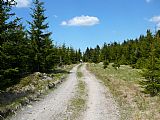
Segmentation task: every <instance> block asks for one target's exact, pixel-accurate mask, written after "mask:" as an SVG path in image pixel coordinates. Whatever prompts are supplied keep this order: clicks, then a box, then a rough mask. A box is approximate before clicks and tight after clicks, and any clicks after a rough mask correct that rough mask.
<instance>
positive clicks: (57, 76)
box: [0, 65, 73, 120]
mask: <svg viewBox="0 0 160 120" xmlns="http://www.w3.org/2000/svg"><path fill="white" fill-rule="evenodd" d="M72 68H73V65H70V66H65V67H64V68H62V69H58V70H55V71H54V72H52V73H49V74H44V73H34V74H31V75H29V76H26V77H25V78H22V79H21V81H20V83H19V84H17V85H15V86H12V87H10V88H8V89H7V90H6V91H3V92H1V93H0V120H1V119H3V118H5V117H7V116H8V115H9V114H12V113H14V112H15V111H16V110H18V109H19V108H21V107H22V106H24V105H27V104H28V103H30V102H31V101H36V100H38V99H39V98H38V97H39V96H42V95H45V94H47V93H48V92H49V91H50V89H51V88H55V87H56V84H57V83H60V82H61V81H62V80H63V79H64V78H65V77H66V76H67V75H68V73H69V71H70V70H71V69H72Z"/></svg>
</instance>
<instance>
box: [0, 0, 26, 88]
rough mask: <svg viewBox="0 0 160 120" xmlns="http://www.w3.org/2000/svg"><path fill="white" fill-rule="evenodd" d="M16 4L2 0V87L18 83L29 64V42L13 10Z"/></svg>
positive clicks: (0, 53) (0, 22)
mask: <svg viewBox="0 0 160 120" xmlns="http://www.w3.org/2000/svg"><path fill="white" fill-rule="evenodd" d="M14 5H16V2H15V1H14V0H6V1H4V0H0V88H5V87H7V86H10V85H12V84H15V83H17V82H18V79H19V77H21V76H22V75H23V74H25V73H26V67H27V65H28V64H27V63H26V62H27V61H28V60H27V58H28V57H27V49H26V48H27V44H28V43H27V41H26V39H25V32H24V29H23V26H22V25H21V24H20V23H19V22H20V19H19V18H15V13H12V12H11V10H12V6H14Z"/></svg>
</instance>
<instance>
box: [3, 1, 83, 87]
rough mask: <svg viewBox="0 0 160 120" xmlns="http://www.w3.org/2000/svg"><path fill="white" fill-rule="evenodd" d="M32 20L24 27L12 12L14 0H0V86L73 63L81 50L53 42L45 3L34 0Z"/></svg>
mask: <svg viewBox="0 0 160 120" xmlns="http://www.w3.org/2000/svg"><path fill="white" fill-rule="evenodd" d="M33 4H34V6H33V8H31V10H32V13H30V14H31V18H32V21H29V22H27V23H28V25H29V26H30V27H29V29H26V28H25V27H24V26H23V24H22V23H21V19H22V18H17V17H16V14H15V13H14V12H12V8H13V7H15V5H16V2H15V0H0V89H5V88H7V87H9V86H11V85H13V84H16V83H18V82H19V80H20V78H22V77H23V76H25V75H27V74H31V73H34V72H49V71H50V70H51V69H54V68H55V67H56V66H62V65H66V64H75V63H77V62H79V61H80V59H81V56H82V54H81V51H80V49H79V50H75V49H73V48H72V47H67V46H65V44H64V45H62V46H56V45H54V44H53V40H52V38H51V34H52V33H51V32H47V31H48V28H49V24H48V23H47V22H46V19H47V17H46V16H45V9H44V7H43V6H44V3H43V2H40V1H39V0H35V1H34V2H33Z"/></svg>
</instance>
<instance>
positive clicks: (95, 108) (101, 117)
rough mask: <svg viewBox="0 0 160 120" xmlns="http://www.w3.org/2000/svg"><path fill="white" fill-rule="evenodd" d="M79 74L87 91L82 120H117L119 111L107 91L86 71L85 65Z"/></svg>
mask: <svg viewBox="0 0 160 120" xmlns="http://www.w3.org/2000/svg"><path fill="white" fill-rule="evenodd" d="M81 72H82V73H83V75H84V78H83V80H84V81H85V82H86V85H87V89H88V102H87V109H86V111H85V112H84V116H83V120H119V119H120V115H119V110H118V107H117V104H116V102H115V101H114V99H113V97H112V95H111V94H110V92H109V90H108V89H107V88H106V87H105V86H104V85H103V84H102V83H100V82H99V80H97V79H96V77H95V76H94V75H93V74H91V73H90V72H89V71H88V70H87V69H86V65H83V66H82V68H81Z"/></svg>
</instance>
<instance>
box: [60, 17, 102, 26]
mask: <svg viewBox="0 0 160 120" xmlns="http://www.w3.org/2000/svg"><path fill="white" fill-rule="evenodd" d="M99 22H100V20H99V19H98V18H97V17H94V16H84V15H82V16H76V17H74V18H72V19H70V20H68V21H63V22H62V23H61V25H63V26H93V25H96V24H99Z"/></svg>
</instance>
